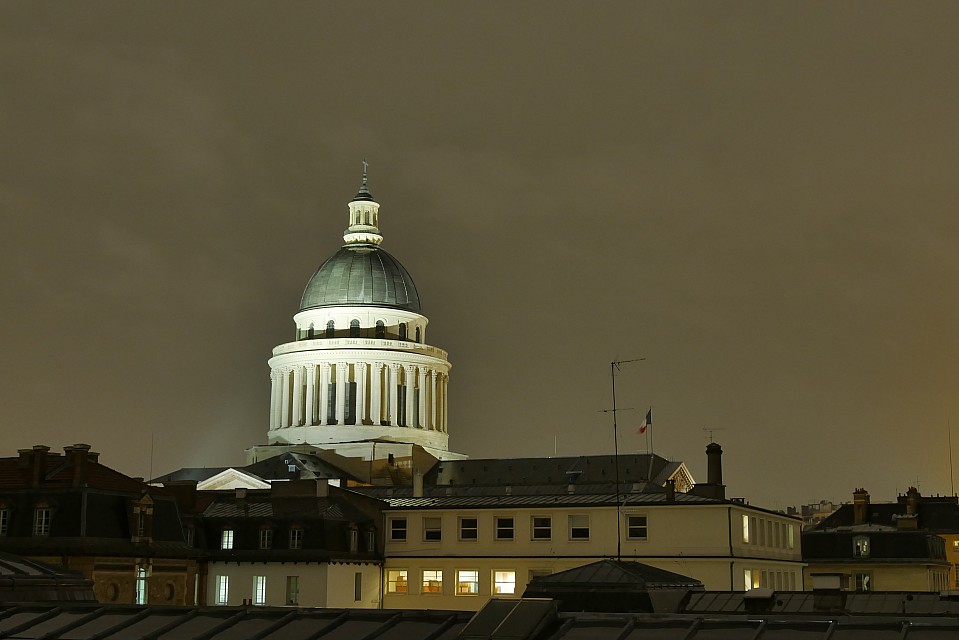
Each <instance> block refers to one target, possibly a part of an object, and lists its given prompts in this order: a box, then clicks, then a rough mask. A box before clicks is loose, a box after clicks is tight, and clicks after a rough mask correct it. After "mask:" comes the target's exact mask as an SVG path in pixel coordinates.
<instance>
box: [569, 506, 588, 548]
mask: <svg viewBox="0 0 959 640" xmlns="http://www.w3.org/2000/svg"><path fill="white" fill-rule="evenodd" d="M583 518H585V520H586V526H585V527H584V526H582V524H574V522H579V523H581V522H582V519H583ZM567 525H568V526H567V534H568V535H569V541H570V542H589V539H590V534H591V531H590V522H589V514H588V513H571V514H569V515H568V516H567ZM582 529H585V530H586V535H585V536H584V535H582V534H579V535H574V533H575V532H576V531H577V530H582Z"/></svg>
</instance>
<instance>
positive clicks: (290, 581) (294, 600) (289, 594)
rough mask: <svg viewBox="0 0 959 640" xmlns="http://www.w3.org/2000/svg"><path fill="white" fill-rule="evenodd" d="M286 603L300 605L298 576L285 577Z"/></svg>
mask: <svg viewBox="0 0 959 640" xmlns="http://www.w3.org/2000/svg"><path fill="white" fill-rule="evenodd" d="M286 603H287V604H300V576H287V577H286Z"/></svg>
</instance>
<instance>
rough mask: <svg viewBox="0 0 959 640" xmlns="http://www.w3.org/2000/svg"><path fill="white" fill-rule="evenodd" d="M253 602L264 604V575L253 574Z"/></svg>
mask: <svg viewBox="0 0 959 640" xmlns="http://www.w3.org/2000/svg"><path fill="white" fill-rule="evenodd" d="M253 604H266V576H253Z"/></svg>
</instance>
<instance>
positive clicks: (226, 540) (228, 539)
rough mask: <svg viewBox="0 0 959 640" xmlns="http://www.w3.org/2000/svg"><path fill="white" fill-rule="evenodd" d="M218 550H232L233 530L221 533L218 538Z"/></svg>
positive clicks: (225, 530)
mask: <svg viewBox="0 0 959 640" xmlns="http://www.w3.org/2000/svg"><path fill="white" fill-rule="evenodd" d="M220 548H221V549H232V548H233V529H224V530H223V533H222V534H221V536H220Z"/></svg>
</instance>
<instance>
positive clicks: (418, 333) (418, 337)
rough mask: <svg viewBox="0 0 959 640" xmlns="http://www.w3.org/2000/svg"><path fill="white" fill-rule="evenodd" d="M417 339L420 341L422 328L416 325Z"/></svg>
mask: <svg viewBox="0 0 959 640" xmlns="http://www.w3.org/2000/svg"><path fill="white" fill-rule="evenodd" d="M416 341H417V342H419V341H420V328H419V327H416Z"/></svg>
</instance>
